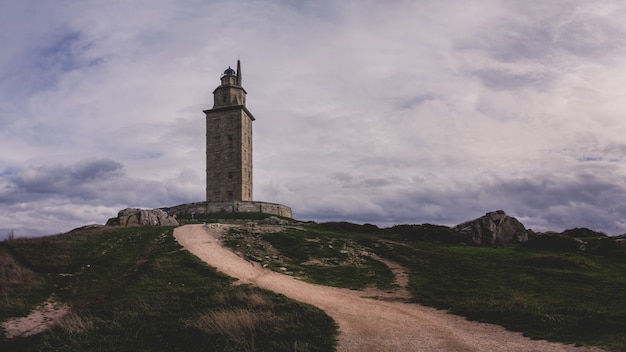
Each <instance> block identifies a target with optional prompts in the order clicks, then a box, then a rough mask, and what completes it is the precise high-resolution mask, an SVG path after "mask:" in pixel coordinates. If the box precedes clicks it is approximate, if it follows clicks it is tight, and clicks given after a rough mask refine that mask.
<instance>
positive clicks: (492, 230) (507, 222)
mask: <svg viewBox="0 0 626 352" xmlns="http://www.w3.org/2000/svg"><path fill="white" fill-rule="evenodd" d="M452 231H453V233H454V234H455V235H456V236H458V237H460V239H461V240H462V241H464V242H468V243H472V244H504V243H510V242H526V241H528V231H527V230H526V228H525V227H524V225H523V224H522V223H521V222H519V221H517V219H516V218H514V217H511V216H508V215H506V213H505V212H504V211H503V210H497V211H493V212H489V213H487V214H485V215H484V216H481V217H479V218H478V219H474V220H471V221H467V222H464V223H462V224H459V225H457V226H455V227H453V228H452Z"/></svg>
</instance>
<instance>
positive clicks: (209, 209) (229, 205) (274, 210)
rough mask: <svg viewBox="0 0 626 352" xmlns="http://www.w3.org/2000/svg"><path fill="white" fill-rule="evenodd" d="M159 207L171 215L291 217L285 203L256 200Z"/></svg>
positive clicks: (289, 209)
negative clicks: (231, 214) (237, 214)
mask: <svg viewBox="0 0 626 352" xmlns="http://www.w3.org/2000/svg"><path fill="white" fill-rule="evenodd" d="M161 209H162V210H164V211H166V212H167V213H168V214H169V215H172V216H174V215H191V214H214V213H264V214H272V215H278V216H283V217H286V218H293V215H292V213H291V208H290V207H288V206H286V205H282V204H277V203H268V202H256V201H232V202H196V203H186V204H180V205H176V206H173V207H169V208H168V207H165V208H161Z"/></svg>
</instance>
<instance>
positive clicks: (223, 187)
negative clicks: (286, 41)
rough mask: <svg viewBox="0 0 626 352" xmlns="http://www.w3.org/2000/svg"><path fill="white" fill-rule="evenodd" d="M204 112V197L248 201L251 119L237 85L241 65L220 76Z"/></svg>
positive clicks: (250, 177) (250, 186)
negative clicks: (210, 107) (210, 105)
mask: <svg viewBox="0 0 626 352" xmlns="http://www.w3.org/2000/svg"><path fill="white" fill-rule="evenodd" d="M220 80H221V84H220V85H219V86H218V87H217V88H215V90H214V91H213V108H212V109H210V110H204V113H205V114H206V200H207V202H230V201H251V200H252V121H254V117H253V116H252V114H251V113H250V111H248V109H247V108H246V91H245V89H243V87H242V86H241V64H240V62H239V60H237V71H236V72H235V70H233V69H232V68H230V66H229V67H228V68H227V69H226V71H224V73H223V74H222V75H221V77H220Z"/></svg>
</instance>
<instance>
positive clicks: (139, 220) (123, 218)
mask: <svg viewBox="0 0 626 352" xmlns="http://www.w3.org/2000/svg"><path fill="white" fill-rule="evenodd" d="M106 224H107V226H146V225H148V226H155V225H159V226H177V225H178V221H176V218H174V217H172V216H169V215H168V214H167V213H166V212H164V211H163V210H161V209H137V208H126V209H123V210H120V211H119V212H118V213H117V217H115V218H110V219H109V220H108V221H107V223H106Z"/></svg>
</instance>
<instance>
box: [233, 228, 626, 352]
mask: <svg viewBox="0 0 626 352" xmlns="http://www.w3.org/2000/svg"><path fill="white" fill-rule="evenodd" d="M246 239H247V240H248V242H246ZM453 240H454V238H453V237H452V235H451V233H450V231H449V229H448V228H446V227H444V226H437V225H429V224H425V225H403V226H396V227H393V228H390V229H378V228H375V227H374V226H372V225H355V224H348V223H326V224H308V225H304V226H302V227H301V229H289V230H286V231H284V232H282V233H277V234H249V236H248V237H246V236H245V234H242V233H237V231H234V232H232V233H231V235H230V236H229V240H228V241H227V242H228V245H229V246H230V247H231V248H233V249H235V250H238V251H240V252H242V253H244V255H246V256H247V257H248V258H249V259H251V260H256V261H258V262H260V263H262V264H264V265H266V266H267V267H269V268H271V269H273V270H277V271H280V269H281V268H283V269H287V270H288V271H289V272H290V273H292V274H293V275H296V276H301V277H303V278H304V279H306V280H308V281H312V282H315V283H319V284H324V285H331V286H337V287H348V288H354V289H361V288H364V287H366V286H378V287H389V285H390V284H391V283H392V282H393V279H392V277H391V275H392V274H391V272H390V271H389V270H388V269H387V268H386V267H384V265H382V264H381V263H378V262H376V261H374V260H371V259H369V260H366V258H364V257H360V256H358V255H357V256H356V257H355V256H353V254H354V252H349V253H350V255H348V254H346V253H342V250H344V251H345V249H346V248H347V249H350V250H352V249H355V250H356V252H357V253H358V252H359V251H361V250H366V251H371V252H373V253H376V254H377V255H379V256H380V257H383V258H386V259H388V260H391V261H394V262H397V263H399V264H401V265H403V266H404V267H406V268H408V269H409V270H410V281H409V285H408V289H409V291H410V292H411V293H412V295H413V302H415V303H420V304H425V305H429V306H433V307H436V308H440V309H446V310H449V311H450V312H452V313H454V314H459V315H463V316H466V317H468V318H469V319H472V320H478V321H482V322H489V323H494V324H499V325H502V326H504V327H506V328H507V329H510V330H514V331H522V332H523V333H524V334H525V335H526V336H529V337H531V338H535V339H548V340H551V341H559V342H565V343H574V344H581V345H595V346H602V347H606V348H609V349H611V350H618V351H626V334H624V331H626V274H625V273H626V258H625V257H624V256H616V255H606V256H604V255H594V254H590V253H585V252H580V251H577V250H573V249H571V248H570V249H564V248H562V247H559V248H557V249H554V250H546V249H545V248H544V249H542V248H532V247H530V246H524V245H506V246H499V247H479V246H462V245H459V244H454V243H452V242H453ZM349 257H350V258H351V259H352V260H349ZM355 259H358V260H355ZM311 261H316V262H317V263H320V262H323V263H324V265H304V264H303V263H307V262H311ZM376 263H377V264H378V265H379V266H377V265H376Z"/></svg>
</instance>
